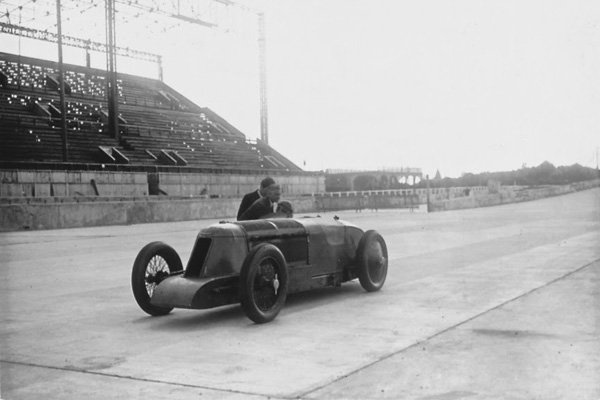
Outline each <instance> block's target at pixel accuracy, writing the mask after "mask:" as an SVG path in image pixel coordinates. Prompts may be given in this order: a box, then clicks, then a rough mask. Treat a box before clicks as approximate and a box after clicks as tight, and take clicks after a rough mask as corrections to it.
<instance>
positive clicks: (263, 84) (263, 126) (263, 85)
mask: <svg viewBox="0 0 600 400" xmlns="http://www.w3.org/2000/svg"><path fill="white" fill-rule="evenodd" d="M265 41H266V38H265V15H264V14H263V13H259V14H258V51H259V55H258V56H259V64H260V65H259V74H260V139H261V140H262V141H263V142H265V143H266V144H269V123H268V122H269V121H268V116H267V115H268V112H267V64H266V58H267V57H266V43H265Z"/></svg>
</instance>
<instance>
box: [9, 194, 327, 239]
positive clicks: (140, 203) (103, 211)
mask: <svg viewBox="0 0 600 400" xmlns="http://www.w3.org/2000/svg"><path fill="white" fill-rule="evenodd" d="M285 200H288V201H290V202H292V204H293V205H294V210H295V212H297V213H306V212H312V211H313V210H315V203H314V199H313V198H312V197H297V198H294V197H286V198H285ZM239 203H240V199H235V198H228V199H210V198H207V199H198V198H197V199H176V200H174V199H160V198H158V199H155V198H138V199H122V200H114V201H110V200H106V201H84V202H79V201H66V202H23V203H12V204H2V205H0V230H1V231H16V230H24V229H59V228H75V227H85V226H102V225H128V224H139V223H148V222H169V221H191V220H196V219H205V218H223V219H235V215H236V214H237V210H238V207H239Z"/></svg>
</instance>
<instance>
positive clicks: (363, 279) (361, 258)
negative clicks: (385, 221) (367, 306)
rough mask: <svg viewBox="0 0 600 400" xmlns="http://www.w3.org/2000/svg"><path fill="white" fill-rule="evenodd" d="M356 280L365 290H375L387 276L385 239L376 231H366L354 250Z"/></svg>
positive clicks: (379, 287)
mask: <svg viewBox="0 0 600 400" xmlns="http://www.w3.org/2000/svg"><path fill="white" fill-rule="evenodd" d="M356 264H357V266H358V280H359V281H360V285H361V286H362V287H363V289H365V290H366V291H367V292H376V291H378V290H379V289H381V287H382V286H383V284H384V282H385V278H386V277H387V269H388V252H387V246H386V244H385V240H383V237H381V235H380V234H379V233H377V231H373V230H371V231H367V232H365V234H364V235H363V237H362V238H361V239H360V242H359V243H358V249H357V251H356Z"/></svg>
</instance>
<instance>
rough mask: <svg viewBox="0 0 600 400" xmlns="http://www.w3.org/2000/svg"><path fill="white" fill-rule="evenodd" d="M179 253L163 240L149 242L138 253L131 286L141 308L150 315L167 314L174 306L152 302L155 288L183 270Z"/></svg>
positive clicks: (132, 272)
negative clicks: (160, 305)
mask: <svg viewBox="0 0 600 400" xmlns="http://www.w3.org/2000/svg"><path fill="white" fill-rule="evenodd" d="M182 270H183V265H182V263H181V259H180V258H179V255H178V254H177V252H176V251H175V249H173V248H172V247H171V246H169V245H167V244H165V243H163V242H152V243H149V244H147V245H146V246H144V247H143V248H142V250H140V252H139V253H138V255H137V257H136V259H135V262H134V263H133V270H132V271H131V288H132V289H133V296H134V297H135V301H136V302H137V303H138V305H139V306H140V308H141V309H142V310H144V311H145V312H147V313H148V314H150V315H153V316H158V315H165V314H168V313H170V312H171V310H172V309H173V307H157V306H155V305H152V304H151V303H150V300H151V299H152V294H153V293H154V288H155V287H156V285H158V284H159V283H160V282H161V281H162V280H163V279H165V278H167V277H168V276H169V275H171V274H173V273H174V272H178V271H182Z"/></svg>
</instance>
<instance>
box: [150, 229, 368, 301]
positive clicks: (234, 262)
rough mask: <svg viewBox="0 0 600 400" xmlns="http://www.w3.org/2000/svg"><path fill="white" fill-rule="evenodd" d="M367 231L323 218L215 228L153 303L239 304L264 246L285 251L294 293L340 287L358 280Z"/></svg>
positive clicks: (198, 241) (163, 284) (157, 291)
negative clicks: (243, 282) (251, 259)
mask: <svg viewBox="0 0 600 400" xmlns="http://www.w3.org/2000/svg"><path fill="white" fill-rule="evenodd" d="M363 233H364V232H363V231H362V230H361V229H360V228H358V227H356V226H354V225H351V224H348V223H346V222H343V221H338V220H331V221H324V220H322V219H321V218H303V219H267V220H256V221H242V222H235V223H229V222H224V223H220V224H215V225H211V226H209V227H208V228H205V229H203V230H201V231H200V233H199V234H198V237H197V239H196V243H195V245H194V248H193V250H192V254H191V256H190V259H189V261H188V265H187V268H186V270H185V272H184V274H183V275H179V276H172V277H169V278H167V279H165V280H163V281H162V282H161V283H160V284H158V285H157V286H156V288H155V290H154V294H153V296H152V299H151V302H152V304H153V305H157V306H170V307H181V308H211V307H216V306H219V305H225V304H233V303H238V302H239V301H240V299H239V274H240V271H241V268H242V265H243V263H244V260H245V259H246V256H247V255H248V253H249V251H250V250H251V249H252V248H254V247H255V246H257V245H259V244H260V243H271V244H273V245H275V246H277V248H279V250H280V251H281V252H282V254H283V256H284V258H285V261H286V265H287V267H288V274H289V280H288V293H295V292H300V291H305V290H310V289H315V288H318V287H324V286H337V285H339V284H341V283H342V282H345V281H348V280H351V279H354V278H356V273H355V271H354V261H355V255H356V249H357V246H358V242H359V241H360V239H361V237H362V235H363Z"/></svg>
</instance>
